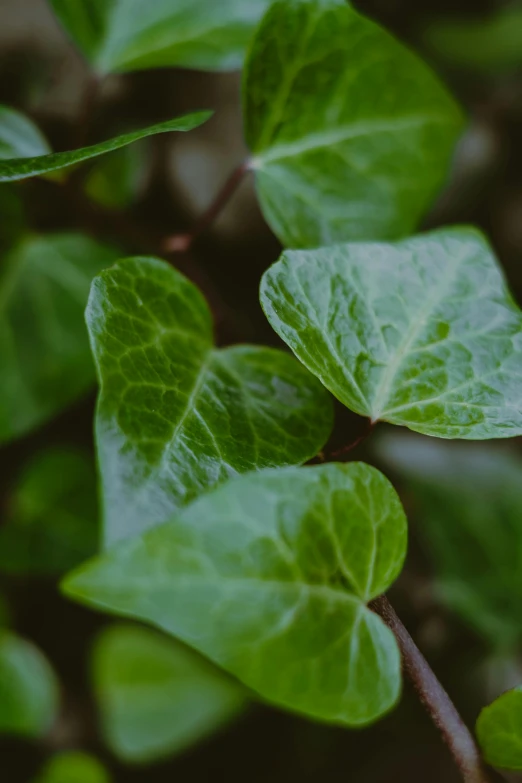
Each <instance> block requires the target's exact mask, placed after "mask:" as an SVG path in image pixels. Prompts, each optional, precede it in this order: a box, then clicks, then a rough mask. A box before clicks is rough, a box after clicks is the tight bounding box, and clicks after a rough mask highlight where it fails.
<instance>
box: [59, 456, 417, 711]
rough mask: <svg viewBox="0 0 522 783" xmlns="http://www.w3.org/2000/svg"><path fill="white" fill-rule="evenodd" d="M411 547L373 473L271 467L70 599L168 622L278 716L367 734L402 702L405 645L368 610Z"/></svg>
mask: <svg viewBox="0 0 522 783" xmlns="http://www.w3.org/2000/svg"><path fill="white" fill-rule="evenodd" d="M405 551H406V518H405V516H404V512H403V510H402V507H401V504H400V502H399V499H398V497H397V495H396V493H395V491H394V489H393V487H392V486H391V484H390V483H389V482H388V481H387V479H386V478H385V477H384V476H383V475H382V474H381V473H379V472H378V471H377V470H375V469H374V468H371V467H369V466H368V465H363V464H362V463H351V464H349V465H340V464H330V465H322V466H317V467H308V468H286V469H279V470H266V471H263V472H261V473H251V474H250V475H247V476H241V477H239V478H236V479H235V480H233V481H229V482H228V483H227V484H225V485H224V486H223V487H220V488H218V489H216V490H214V491H212V492H210V493H208V494H206V495H204V496H202V497H201V498H199V499H198V500H197V501H196V502H195V503H193V504H192V505H191V506H190V507H189V508H187V509H185V510H183V511H181V512H180V513H179V514H178V516H177V517H175V518H174V519H173V520H172V521H171V522H169V523H167V524H165V525H162V526H160V527H156V528H154V529H152V530H149V531H147V532H146V533H144V534H143V535H142V536H141V537H139V538H135V539H132V540H130V541H126V542H124V543H123V544H120V545H119V546H117V547H115V548H113V549H112V550H111V551H110V552H109V553H107V554H106V555H105V556H104V557H102V558H99V559H98V560H95V561H93V562H92V563H88V564H87V565H86V566H84V567H82V568H80V569H79V570H78V571H76V572H73V574H72V575H71V576H69V577H68V578H67V580H66V582H65V584H64V589H65V592H66V593H67V594H68V595H69V596H71V597H73V598H76V599H78V600H80V601H84V602H86V603H89V604H92V605H94V606H96V607H99V608H101V609H104V610H108V611H110V612H114V613H121V614H124V615H130V616H134V617H137V618H139V619H142V620H146V621H148V622H151V623H153V624H155V625H158V626H160V627H161V628H163V629H164V630H166V631H168V632H170V633H172V634H173V635H175V636H177V637H179V638H180V639H181V640H182V641H184V642H186V643H187V644H190V645H192V646H193V647H195V648H196V649H197V650H199V652H201V653H203V654H204V655H207V656H208V657H209V658H211V660H213V661H214V662H215V663H217V664H218V665H219V666H222V667H223V668H224V669H226V670H228V671H230V672H231V673H232V674H234V675H236V676H237V677H238V678H239V679H240V680H242V681H243V682H244V683H245V684H246V685H247V686H248V687H250V688H252V689H253V690H254V691H257V692H258V693H259V694H260V695H261V696H262V697H263V698H266V699H268V700H270V701H273V702H275V703H276V704H278V705H280V706H283V707H287V708H289V709H291V710H296V711H298V712H302V713H304V714H306V715H309V716H311V717H314V718H320V719H322V720H326V721H331V722H334V723H339V724H345V725H351V726H356V725H361V724H364V723H368V722H370V721H372V720H375V719H376V718H378V717H379V716H380V715H382V714H383V713H384V712H386V711H387V710H389V709H390V708H391V707H392V706H393V705H394V704H395V702H396V700H397V698H398V696H399V690H400V660H399V651H398V649H397V644H396V642H395V638H394V636H393V634H392V632H391V631H390V630H389V629H388V628H387V627H386V626H385V625H384V624H383V623H382V621H381V619H380V618H379V617H378V616H377V615H376V614H374V613H373V612H371V611H370V610H369V609H368V608H367V606H366V604H367V603H368V602H369V601H370V600H372V599H373V598H375V597H376V596H378V595H380V594H381V593H383V592H384V591H385V590H386V589H387V588H388V587H389V586H390V584H391V583H392V582H393V581H394V579H395V578H396V577H397V575H398V573H399V572H400V570H401V567H402V563H403V560H404V556H405Z"/></svg>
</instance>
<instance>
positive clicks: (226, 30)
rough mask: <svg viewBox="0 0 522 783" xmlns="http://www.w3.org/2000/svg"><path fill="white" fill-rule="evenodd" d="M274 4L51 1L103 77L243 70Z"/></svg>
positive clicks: (259, 0)
mask: <svg viewBox="0 0 522 783" xmlns="http://www.w3.org/2000/svg"><path fill="white" fill-rule="evenodd" d="M269 1H270V0H175V2H172V0H153V1H152V2H151V0H51V5H52V6H53V8H54V10H55V12H56V14H57V16H58V17H59V19H60V20H61V22H62V24H63V25H64V27H65V28H66V29H67V30H68V32H69V33H70V34H71V36H72V37H73V39H74V40H75V41H76V43H77V44H78V46H79V47H80V48H81V49H82V51H83V52H84V54H85V55H86V57H87V58H88V60H89V61H90V62H91V63H92V65H93V66H94V67H95V68H96V70H97V71H98V72H100V73H111V72H114V71H120V72H122V71H123V72H124V71H133V70H139V69H143V68H158V67H159V68H162V67H165V66H182V67H184V68H201V69H204V70H229V69H234V68H239V67H240V66H241V63H242V60H243V56H244V50H245V47H246V45H247V43H248V40H249V38H250V36H251V34H252V30H253V29H254V27H255V25H256V24H257V22H258V20H259V18H260V17H261V15H262V14H263V12H264V10H265V9H266V7H267V5H268V3H269Z"/></svg>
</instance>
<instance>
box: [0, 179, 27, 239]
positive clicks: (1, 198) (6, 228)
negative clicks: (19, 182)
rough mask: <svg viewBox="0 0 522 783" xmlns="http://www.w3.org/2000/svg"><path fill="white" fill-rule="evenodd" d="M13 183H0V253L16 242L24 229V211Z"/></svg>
mask: <svg viewBox="0 0 522 783" xmlns="http://www.w3.org/2000/svg"><path fill="white" fill-rule="evenodd" d="M15 187H16V186H14V185H0V253H5V252H6V251H7V250H9V248H10V247H12V245H14V243H15V242H17V241H18V240H19V239H20V238H21V236H22V234H23V232H24V230H25V229H26V222H25V212H24V208H23V204H22V200H21V199H20V197H19V195H18V193H17V192H16V190H15Z"/></svg>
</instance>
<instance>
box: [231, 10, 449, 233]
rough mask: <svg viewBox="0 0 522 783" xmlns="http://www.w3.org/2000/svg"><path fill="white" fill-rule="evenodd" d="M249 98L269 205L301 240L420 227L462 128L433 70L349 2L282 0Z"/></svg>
mask: <svg viewBox="0 0 522 783" xmlns="http://www.w3.org/2000/svg"><path fill="white" fill-rule="evenodd" d="M243 96H244V113H245V133H246V139H247V143H248V144H249V146H250V148H251V150H252V152H253V153H254V159H253V164H252V165H253V168H254V169H255V170H256V184H257V191H258V195H259V199H260V203H261V208H262V210H263V212H264V215H265V218H266V220H267V222H268V223H269V224H270V226H271V228H272V229H273V231H274V232H275V233H276V234H277V236H278V237H279V238H280V240H281V241H282V243H283V244H285V245H290V246H293V247H315V246H317V245H321V244H325V245H326V244H331V243H332V242H339V241H343V240H351V239H368V240H370V239H395V238H399V237H401V236H404V235H406V234H409V233H411V231H412V230H413V229H414V227H415V226H416V224H417V223H418V221H419V219H420V218H421V217H422V216H423V215H424V214H425V212H426V210H427V209H428V207H429V206H430V204H431V201H432V199H433V198H434V196H435V194H436V193H437V191H438V190H439V188H440V187H441V186H442V184H443V182H444V179H445V177H446V173H447V170H448V166H449V162H450V158H451V154H452V150H453V147H454V145H455V142H456V139H457V136H458V134H459V131H460V129H461V124H462V119H461V114H460V111H459V109H458V107H457V106H456V104H455V103H454V101H453V99H452V98H451V97H450V95H449V94H448V93H447V92H446V90H445V89H444V87H443V86H442V85H441V84H440V83H439V81H438V80H437V78H436V76H435V75H434V74H433V73H432V72H431V71H430V69H429V68H428V67H427V66H426V65H425V64H424V63H423V62H422V61H421V60H419V59H418V58H417V57H416V56H415V55H414V54H413V53H412V52H410V51H409V50H408V49H406V48H405V47H404V46H402V45H401V44H400V43H398V42H397V41H396V40H395V39H394V38H392V36H390V35H389V34H388V33H387V32H385V31H384V30H382V29H381V28H380V27H378V26H377V25H376V24H374V23H373V22H371V21H370V20H368V19H365V18H364V17H362V16H360V15H359V14H358V13H357V12H356V11H355V10H354V9H353V8H351V7H350V6H349V4H347V3H346V2H345V0H300V1H299V2H295V0H278V2H275V3H274V4H273V5H272V6H271V7H270V9H269V10H268V12H267V14H266V15H265V17H264V19H263V21H262V22H261V25H260V27H259V28H258V30H257V33H256V36H255V38H254V41H253V43H252V47H251V50H250V54H249V56H248V59H247V62H246V67H245V78H244V90H243Z"/></svg>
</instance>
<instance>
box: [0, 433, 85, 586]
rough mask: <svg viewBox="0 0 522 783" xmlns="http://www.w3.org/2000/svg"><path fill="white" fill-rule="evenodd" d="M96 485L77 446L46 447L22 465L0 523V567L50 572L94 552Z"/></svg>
mask: <svg viewBox="0 0 522 783" xmlns="http://www.w3.org/2000/svg"><path fill="white" fill-rule="evenodd" d="M97 518H98V514H97V489H96V476H95V472H94V465H93V464H92V460H91V459H90V458H89V457H88V456H87V455H86V454H84V453H83V452H82V451H78V450H76V449H70V448H50V449H47V450H45V451H42V452H40V453H39V454H37V455H36V456H35V457H34V458H33V459H32V460H31V462H30V463H29V464H28V465H27V466H26V467H25V469H24V471H23V473H22V475H21V476H20V479H19V481H18V484H17V486H16V487H15V488H14V491H13V493H12V495H11V498H10V501H9V506H8V509H7V513H6V518H5V521H4V523H3V524H2V525H1V526H0V570H1V571H3V572H4V573H11V574H37V575H42V574H43V575H55V574H62V573H64V572H65V571H67V570H69V569H70V568H73V567H74V566H76V565H78V564H79V563H80V562H82V561H83V560H85V559H86V558H87V557H90V556H91V555H94V554H95V552H96V551H97V544H98V526H97Z"/></svg>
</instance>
